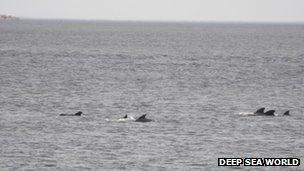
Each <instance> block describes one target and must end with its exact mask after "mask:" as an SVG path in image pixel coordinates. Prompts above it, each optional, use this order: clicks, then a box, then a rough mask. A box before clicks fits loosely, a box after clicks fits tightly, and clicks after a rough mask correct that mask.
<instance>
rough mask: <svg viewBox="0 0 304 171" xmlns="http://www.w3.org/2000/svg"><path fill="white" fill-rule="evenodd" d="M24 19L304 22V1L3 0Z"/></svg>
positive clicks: (0, 4)
mask: <svg viewBox="0 0 304 171" xmlns="http://www.w3.org/2000/svg"><path fill="white" fill-rule="evenodd" d="M0 14H12V15H16V16H18V17H23V18H54V19H101V20H160V21H168V20H173V21H245V22H268V21H270V22H304V0H0Z"/></svg>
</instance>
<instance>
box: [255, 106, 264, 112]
mask: <svg viewBox="0 0 304 171" xmlns="http://www.w3.org/2000/svg"><path fill="white" fill-rule="evenodd" d="M264 110H265V107H262V108H260V109H258V110H257V111H256V112H255V113H264Z"/></svg>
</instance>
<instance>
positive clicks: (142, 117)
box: [138, 114, 147, 119]
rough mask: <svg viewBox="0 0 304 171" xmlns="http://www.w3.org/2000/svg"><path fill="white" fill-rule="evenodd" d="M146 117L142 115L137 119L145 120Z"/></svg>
mask: <svg viewBox="0 0 304 171" xmlns="http://www.w3.org/2000/svg"><path fill="white" fill-rule="evenodd" d="M146 115H147V114H144V115H142V116H141V117H139V118H138V119H146Z"/></svg>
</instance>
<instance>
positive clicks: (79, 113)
mask: <svg viewBox="0 0 304 171" xmlns="http://www.w3.org/2000/svg"><path fill="white" fill-rule="evenodd" d="M81 115H82V112H81V111H79V112H77V113H75V114H66V113H62V114H60V115H59V116H81Z"/></svg>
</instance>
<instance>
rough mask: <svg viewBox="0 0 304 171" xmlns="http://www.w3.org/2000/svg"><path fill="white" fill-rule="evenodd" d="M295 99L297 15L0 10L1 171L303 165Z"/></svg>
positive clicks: (302, 33) (301, 110)
mask: <svg viewBox="0 0 304 171" xmlns="http://www.w3.org/2000/svg"><path fill="white" fill-rule="evenodd" d="M303 102H304V25H301V24H246V23H240V24H237V23H231V24H229V23H157V22H150V23H145V22H107V21H103V22H99V21H64V20H62V21H60V20H58V21H56V20H54V21H53V20H45V21H44V20H17V21H0V168H1V170H227V169H231V170H233V169H236V170H240V169H241V170H242V169H250V170H252V169H253V170H287V169H288V170H289V169H291V170H303V169H304V163H303V161H304V122H303V120H304V104H303ZM261 107H266V110H270V109H274V110H276V113H275V114H276V116H275V117H265V116H264V117H263V116H253V115H252V113H253V112H254V111H256V110H257V109H258V108H261ZM286 110H290V114H291V116H289V117H283V116H282V114H283V112H285V111H286ZM77 111H82V112H83V113H84V115H83V116H81V117H62V116H59V114H60V113H75V112H77ZM125 114H128V115H129V116H132V117H134V118H137V117H139V116H141V115H142V114H147V117H148V118H151V119H153V120H155V121H154V122H149V123H138V122H134V121H121V120H119V119H120V118H122V117H123V116H124V115H125ZM219 157H241V158H246V157H258V158H266V157H296V158H300V159H301V165H300V166H299V167H244V166H240V167H218V166H217V164H218V163H217V162H218V158H219Z"/></svg>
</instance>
